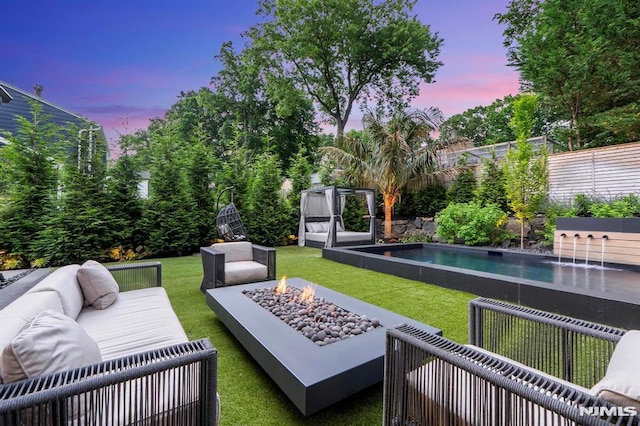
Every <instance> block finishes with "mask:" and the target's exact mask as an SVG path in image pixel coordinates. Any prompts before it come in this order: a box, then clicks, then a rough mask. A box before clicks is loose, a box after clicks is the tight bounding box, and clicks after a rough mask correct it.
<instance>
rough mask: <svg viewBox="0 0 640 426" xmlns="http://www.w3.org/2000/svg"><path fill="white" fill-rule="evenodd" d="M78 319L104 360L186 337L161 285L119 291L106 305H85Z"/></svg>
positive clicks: (167, 343) (167, 344)
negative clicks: (116, 296) (110, 302)
mask: <svg viewBox="0 0 640 426" xmlns="http://www.w3.org/2000/svg"><path fill="white" fill-rule="evenodd" d="M77 321H78V324H80V326H81V327H82V328H84V329H85V331H86V332H87V333H88V334H89V335H90V336H91V337H92V338H93V339H94V340H95V341H96V343H97V344H98V347H99V348H100V352H101V353H102V358H103V359H104V360H110V359H114V358H119V357H122V356H127V355H133V354H136V353H140V352H145V351H150V350H154V349H159V348H162V347H164V346H169V345H175V344H178V343H184V342H187V341H188V339H187V335H186V334H185V333H184V330H183V329H182V326H181V325H180V321H179V320H178V317H177V316H176V314H175V312H174V311H173V309H172V308H171V303H170V302H169V298H168V297H167V293H166V291H165V289H164V288H162V287H152V288H145V289H141V290H135V291H125V292H122V293H120V294H119V295H118V298H117V299H116V300H115V302H113V304H112V305H111V306H109V307H108V308H107V309H104V310H98V309H95V308H93V307H91V306H87V307H85V308H84V309H83V310H82V312H81V313H80V315H79V316H78V320H77Z"/></svg>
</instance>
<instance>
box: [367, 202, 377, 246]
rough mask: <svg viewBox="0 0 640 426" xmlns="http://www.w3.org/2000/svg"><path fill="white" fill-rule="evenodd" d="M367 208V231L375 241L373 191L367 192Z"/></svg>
mask: <svg viewBox="0 0 640 426" xmlns="http://www.w3.org/2000/svg"><path fill="white" fill-rule="evenodd" d="M366 195H367V208H368V209H369V233H370V234H371V238H372V239H373V240H374V241H375V238H376V214H375V212H376V193H375V192H374V191H371V192H367V193H366Z"/></svg>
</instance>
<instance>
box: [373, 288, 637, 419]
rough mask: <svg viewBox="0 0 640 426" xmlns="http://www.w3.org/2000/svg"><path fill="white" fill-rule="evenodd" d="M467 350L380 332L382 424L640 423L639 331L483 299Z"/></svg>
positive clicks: (400, 331) (402, 332)
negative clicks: (383, 346) (382, 339)
mask: <svg viewBox="0 0 640 426" xmlns="http://www.w3.org/2000/svg"><path fill="white" fill-rule="evenodd" d="M469 319H470V320H469V341H470V344H469V345H460V344H458V343H455V342H452V341H450V340H448V339H446V338H443V337H440V336H437V335H432V334H428V333H424V332H421V331H419V330H417V329H415V328H413V327H409V326H406V325H400V326H397V327H395V328H391V329H389V330H388V331H387V349H386V355H385V376H384V398H383V399H384V407H383V425H429V426H430V425H458V424H465V425H468V424H473V425H534V424H545V425H569V424H593V425H608V424H625V425H637V424H640V418H639V417H638V416H637V414H638V412H640V402H639V401H638V397H639V395H640V380H639V376H640V372H639V371H640V368H639V367H640V363H639V362H638V361H637V354H638V349H639V348H640V332H638V331H630V332H625V331H624V330H621V329H617V328H613V327H608V326H603V325H598V324H594V323H590V322H587V321H582V320H577V319H574V318H569V317H565V316H561V315H556V314H551V313H548V312H543V311H539V310H535V309H529V308H525V307H522V306H517V305H511V304H508V303H504V302H498V301H494V300H490V299H483V298H479V299H475V300H473V301H472V302H471V303H470V316H469Z"/></svg>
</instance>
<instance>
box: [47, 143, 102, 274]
mask: <svg viewBox="0 0 640 426" xmlns="http://www.w3.org/2000/svg"><path fill="white" fill-rule="evenodd" d="M79 134H80V139H79V140H77V142H76V141H75V140H73V142H71V143H73V147H72V148H70V149H68V151H67V152H70V155H69V156H68V158H67V161H66V164H65V166H64V172H63V192H62V194H61V198H60V200H59V203H58V208H57V210H56V212H55V214H54V215H53V216H51V217H50V219H49V221H48V223H47V226H46V227H45V229H43V230H42V231H41V232H40V233H39V241H38V243H37V245H38V250H39V254H40V256H39V257H44V258H46V259H47V260H48V261H49V262H50V263H51V264H52V265H63V264H68V263H82V262H84V261H86V260H88V259H95V260H102V259H105V258H106V255H107V249H108V248H109V246H110V244H111V239H112V231H111V230H112V229H113V223H111V221H110V219H111V218H110V216H109V215H108V214H106V213H105V212H106V211H107V210H108V209H107V205H108V199H107V197H106V196H105V178H106V164H105V157H106V141H105V140H104V139H102V138H96V137H95V135H94V134H93V133H92V132H91V131H88V132H80V133H79Z"/></svg>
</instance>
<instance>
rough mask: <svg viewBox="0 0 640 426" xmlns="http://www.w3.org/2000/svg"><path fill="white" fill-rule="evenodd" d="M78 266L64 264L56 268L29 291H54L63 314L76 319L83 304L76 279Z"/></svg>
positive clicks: (82, 296)
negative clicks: (59, 301)
mask: <svg viewBox="0 0 640 426" xmlns="http://www.w3.org/2000/svg"><path fill="white" fill-rule="evenodd" d="M79 268H80V265H66V266H63V267H61V268H59V269H56V270H55V271H53V272H52V273H51V274H50V275H49V276H47V277H46V278H45V279H44V280H42V281H40V282H39V283H38V284H36V285H35V286H34V287H33V288H32V289H31V290H29V293H36V292H40V291H55V292H56V293H58V296H60V300H61V302H62V308H63V310H64V314H65V315H67V316H68V317H70V318H72V319H76V318H77V317H78V314H79V313H80V310H81V309H82V307H83V306H84V295H83V294H82V290H80V285H79V284H78V279H77V274H78V269H79Z"/></svg>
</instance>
